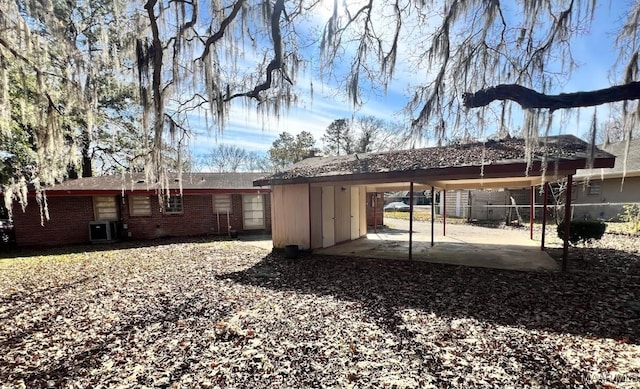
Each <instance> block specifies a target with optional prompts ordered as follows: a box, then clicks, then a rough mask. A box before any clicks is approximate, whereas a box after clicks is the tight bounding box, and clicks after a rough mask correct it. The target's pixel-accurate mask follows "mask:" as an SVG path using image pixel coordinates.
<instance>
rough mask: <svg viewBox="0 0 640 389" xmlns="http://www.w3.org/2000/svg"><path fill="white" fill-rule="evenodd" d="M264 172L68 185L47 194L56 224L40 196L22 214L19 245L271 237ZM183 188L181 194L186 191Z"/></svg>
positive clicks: (85, 180)
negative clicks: (261, 183)
mask: <svg viewBox="0 0 640 389" xmlns="http://www.w3.org/2000/svg"><path fill="white" fill-rule="evenodd" d="M262 175H263V174H262V173H184V174H183V175H182V180H181V181H180V180H179V179H178V177H177V175H176V176H175V177H171V178H170V179H169V182H168V184H169V185H168V186H169V191H168V192H169V195H168V196H166V197H164V201H163V203H164V204H162V205H161V204H160V201H159V200H160V199H159V196H158V193H159V192H158V188H159V186H158V185H157V184H155V183H148V182H146V181H145V178H144V176H143V175H139V176H138V175H134V176H130V175H126V176H124V177H123V176H101V177H88V178H80V179H75V180H68V181H65V182H63V183H61V184H58V185H55V186H54V187H52V188H48V189H47V190H46V198H47V208H48V213H49V220H44V223H43V224H44V225H41V218H40V209H39V207H38V205H37V204H36V201H35V197H34V194H31V196H30V203H29V205H28V206H27V209H26V211H25V212H22V211H21V210H15V211H14V213H13V221H14V225H15V227H14V228H15V235H16V244H17V245H18V246H60V245H69V244H84V243H90V242H94V243H97V242H105V241H112V240H125V239H135V240H144V239H155V238H162V237H180V236H197V235H227V234H235V233H265V232H270V230H271V206H270V196H269V194H270V188H269V187H254V186H253V185H252V181H253V180H255V179H257V178H259V177H261V176H262ZM180 187H182V193H181V192H180Z"/></svg>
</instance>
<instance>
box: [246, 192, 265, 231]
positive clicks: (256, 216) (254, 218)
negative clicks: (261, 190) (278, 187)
mask: <svg viewBox="0 0 640 389" xmlns="http://www.w3.org/2000/svg"><path fill="white" fill-rule="evenodd" d="M242 221H243V224H244V229H245V230H260V229H263V228H265V226H264V197H263V195H261V194H258V195H243V196H242Z"/></svg>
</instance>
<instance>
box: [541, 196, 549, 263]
mask: <svg viewBox="0 0 640 389" xmlns="http://www.w3.org/2000/svg"><path fill="white" fill-rule="evenodd" d="M542 193H543V194H542V198H543V199H542V203H543V205H542V237H541V239H540V250H542V251H544V238H545V236H546V231H547V204H548V203H549V188H548V184H542Z"/></svg>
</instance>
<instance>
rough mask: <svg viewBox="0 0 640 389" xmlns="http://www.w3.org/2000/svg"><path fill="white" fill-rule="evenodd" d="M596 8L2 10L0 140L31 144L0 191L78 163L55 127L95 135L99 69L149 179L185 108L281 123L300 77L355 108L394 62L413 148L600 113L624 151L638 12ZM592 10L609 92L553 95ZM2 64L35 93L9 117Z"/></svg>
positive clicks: (90, 5)
mask: <svg viewBox="0 0 640 389" xmlns="http://www.w3.org/2000/svg"><path fill="white" fill-rule="evenodd" d="M608 3H609V2H603V1H601V0H593V1H575V0H557V1H548V0H547V1H525V0H519V1H515V2H500V1H486V0H468V1H461V0H438V1H436V0H427V1H419V2H415V1H411V0H398V1H391V0H374V1H368V2H362V3H360V2H349V1H342V2H338V1H335V2H333V8H334V9H333V10H329V12H319V11H320V7H326V6H327V2H324V1H304V0H303V1H298V2H285V1H284V0H262V1H247V0H220V1H215V2H207V3H202V4H201V3H200V2H198V1H185V0H137V1H132V2H124V1H122V0H99V1H87V0H75V1H74V0H70V1H28V0H0V126H1V127H0V132H6V131H13V129H14V128H15V127H13V126H11V125H10V122H11V121H12V120H14V118H13V117H12V116H11V115H12V114H13V113H15V112H19V114H20V115H21V117H20V118H19V120H18V121H19V122H22V123H29V125H30V128H31V129H30V131H31V132H32V134H31V137H30V138H32V139H34V142H33V143H32V144H33V145H34V146H35V147H34V152H35V164H34V165H33V166H32V167H31V169H22V170H20V172H19V173H18V172H17V171H16V174H15V175H14V174H13V173H12V177H13V180H14V181H18V182H21V183H22V184H20V185H18V186H16V187H13V186H12V187H11V188H7V187H6V186H5V193H6V192H7V191H9V192H12V191H13V193H22V191H24V189H25V188H26V184H27V183H31V184H33V185H37V186H39V185H41V184H49V183H52V182H54V181H55V180H59V179H62V178H64V176H65V175H66V174H67V169H68V164H66V163H64V162H65V161H64V159H65V158H66V159H69V156H74V159H77V157H75V156H76V155H79V154H80V153H79V152H75V153H65V152H63V151H62V150H66V149H69V150H71V149H76V150H78V149H82V147H83V146H82V144H83V142H84V139H83V135H82V134H83V132H82V131H75V128H73V129H74V131H72V133H67V132H68V130H69V128H65V127H64V125H62V122H64V121H65V120H66V118H67V117H68V115H75V114H76V113H81V114H83V115H84V116H85V118H84V123H86V129H87V131H86V133H87V134H92V133H93V131H92V130H91V128H92V127H93V124H94V123H95V109H96V105H97V102H98V101H99V96H98V94H99V93H100V91H99V90H100V89H99V88H98V87H97V84H96V81H95V80H97V75H98V74H99V71H97V69H108V68H112V69H114V72H115V73H116V75H118V76H119V77H122V78H123V79H124V80H125V82H129V81H135V82H136V84H137V88H136V100H137V102H138V104H139V106H140V110H141V112H142V114H141V122H142V131H143V133H145V134H150V136H151V139H152V142H150V143H149V144H147V145H146V147H145V148H144V150H143V153H142V154H141V157H140V159H143V162H144V163H143V165H144V167H145V171H146V172H147V173H148V174H149V175H151V178H154V177H156V176H161V175H162V174H164V173H165V172H166V171H167V169H169V168H168V167H167V166H169V165H172V164H173V162H171V158H169V160H165V156H167V151H170V150H182V149H184V147H182V146H183V145H184V143H182V146H179V147H177V146H176V145H175V144H172V143H173V142H176V143H177V142H183V141H184V140H185V139H186V138H188V136H189V133H190V131H191V130H190V126H189V116H190V115H191V114H193V113H194V111H199V112H200V113H203V115H205V116H206V117H207V125H208V127H210V128H216V129H220V130H222V129H223V128H224V124H225V121H226V120H227V119H228V115H229V112H230V109H229V108H230V107H231V105H232V104H233V103H234V102H235V101H238V102H239V103H241V104H243V105H246V106H253V107H256V108H257V109H258V112H259V113H261V114H262V115H264V117H267V116H269V115H278V114H280V113H283V112H285V111H286V109H288V108H289V107H290V106H291V105H292V104H296V102H298V101H300V99H299V98H298V97H299V96H297V91H296V86H298V85H297V83H298V82H299V81H300V79H302V78H299V77H298V74H299V72H300V71H305V70H308V71H314V72H316V71H317V74H314V75H317V76H319V78H322V79H331V80H338V81H337V83H338V85H331V86H332V87H338V88H342V89H343V90H345V91H346V95H347V96H346V98H347V99H348V100H349V101H350V102H351V103H352V105H353V106H354V107H359V106H360V105H361V104H362V101H363V93H370V89H371V88H379V89H377V90H378V91H381V92H386V90H387V88H388V86H389V84H390V83H391V82H392V81H393V80H394V76H396V72H397V70H398V66H397V65H403V66H404V67H405V68H406V69H410V70H413V71H414V74H415V77H414V79H415V80H416V81H417V82H416V85H412V88H414V89H413V90H411V91H410V94H411V96H409V98H408V102H407V106H406V109H405V112H406V113H407V122H410V123H411V128H410V130H411V132H412V134H413V136H414V139H420V138H424V137H435V138H436V139H437V140H442V139H446V138H447V137H449V138H453V137H455V136H460V134H456V133H455V132H456V131H458V130H459V129H470V130H468V131H473V132H474V133H473V134H471V135H472V136H474V137H482V136H481V135H482V133H483V131H484V130H485V128H491V129H494V128H495V125H494V123H495V120H494V119H495V117H496V113H497V116H500V117H502V119H501V120H502V121H504V122H505V123H507V127H508V128H516V127H518V126H519V125H520V123H513V124H512V123H509V121H511V120H512V119H513V118H512V115H511V112H512V111H513V110H514V108H515V109H516V110H520V109H522V110H524V115H523V116H524V119H522V123H521V124H522V128H523V134H524V136H525V137H526V138H527V139H529V140H534V139H537V138H538V135H539V132H542V133H544V134H546V133H548V132H549V130H550V129H551V128H552V125H553V124H554V121H553V119H554V117H557V115H555V116H554V113H555V112H557V111H559V110H565V112H566V110H567V109H569V108H578V107H591V106H595V105H600V104H606V103H611V102H618V105H619V106H620V109H621V111H622V114H623V115H622V118H623V123H624V125H623V127H624V132H625V134H628V136H625V138H626V139H630V138H631V136H630V135H631V132H632V131H633V129H634V128H636V127H637V126H638V115H637V112H638V111H639V109H638V104H637V103H638V102H637V100H638V99H639V98H640V82H638V77H639V76H640V55H639V54H638V53H640V34H639V33H638V32H639V28H638V26H639V23H638V20H639V19H640V1H628V2H623V3H622V4H617V3H616V6H615V7H609V5H608ZM602 7H609V10H608V12H610V13H613V18H614V19H615V18H618V19H617V20H618V22H616V23H614V26H612V30H611V31H610V32H611V33H612V34H611V36H612V39H611V45H612V47H614V48H615V49H617V50H618V54H619V55H618V56H617V58H618V60H617V62H616V63H615V64H614V65H613V69H612V72H611V74H612V77H611V78H612V80H613V82H614V83H616V84H617V85H614V86H612V87H610V88H605V89H601V90H595V91H585V92H575V93H566V92H571V91H566V90H565V86H566V85H567V82H568V81H569V80H570V76H571V74H572V71H573V70H574V69H575V68H576V67H577V63H578V62H579V60H580V59H576V58H574V54H575V53H577V51H576V50H572V43H575V42H574V39H575V38H577V37H579V36H581V35H582V34H584V33H585V31H588V30H589V29H590V28H591V27H592V25H593V24H594V23H598V22H600V23H602V21H601V16H602V15H603V14H606V12H607V10H606V9H604V10H602V9H599V8H602ZM323 11H324V10H323ZM318 15H329V16H328V17H327V19H326V20H320V21H319V19H318V17H317V16H318ZM256 37H260V38H259V39H257V38H256ZM303 47H304V49H302V48H303ZM313 48H317V49H318V50H317V51H316V50H313ZM103 65H104V66H103ZM15 67H18V68H19V74H21V77H20V78H18V80H21V79H24V80H26V81H25V82H27V83H30V82H35V84H36V86H37V87H36V88H33V89H32V95H30V96H29V97H28V98H25V99H23V102H22V103H20V104H25V105H22V106H21V107H20V110H19V111H16V110H14V109H13V105H14V103H15V101H14V100H13V99H11V98H10V96H9V95H10V93H9V89H10V87H9V85H10V84H11V82H9V79H10V78H11V75H10V72H11V71H13V70H12V68H15ZM22 75H25V77H22ZM305 79H306V78H305ZM12 82H13V80H12ZM303 87H306V85H304V86H303ZM23 89H30V88H23ZM301 89H302V88H301ZM303 90H305V92H306V91H307V90H308V88H304V89H303ZM562 92H565V93H562ZM364 97H365V98H366V95H365V96H364ZM493 102H497V104H494V103H493ZM515 116H518V117H519V116H520V115H515ZM517 120H520V119H519V118H518V119H517ZM556 121H557V119H556ZM11 137H13V135H11ZM143 139H145V140H146V139H147V137H143ZM165 147H166V148H165ZM340 152H342V151H340ZM69 162H73V161H69ZM165 162H166V163H165ZM173 165H175V164H173ZM25 174H26V175H25ZM163 181H164V180H162V179H160V182H163Z"/></svg>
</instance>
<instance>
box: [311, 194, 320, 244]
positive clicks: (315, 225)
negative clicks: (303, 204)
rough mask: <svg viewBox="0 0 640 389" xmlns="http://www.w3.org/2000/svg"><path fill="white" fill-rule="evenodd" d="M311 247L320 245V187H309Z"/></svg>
mask: <svg viewBox="0 0 640 389" xmlns="http://www.w3.org/2000/svg"><path fill="white" fill-rule="evenodd" d="M310 207H311V248H312V249H315V248H319V247H322V188H320V187H312V188H311V204H310Z"/></svg>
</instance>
